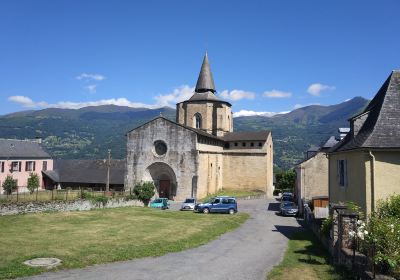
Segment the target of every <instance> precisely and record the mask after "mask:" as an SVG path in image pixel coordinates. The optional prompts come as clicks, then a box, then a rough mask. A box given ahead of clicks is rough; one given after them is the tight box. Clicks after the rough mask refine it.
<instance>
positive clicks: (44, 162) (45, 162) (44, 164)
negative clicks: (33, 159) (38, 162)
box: [42, 161, 47, 171]
mask: <svg viewBox="0 0 400 280" xmlns="http://www.w3.org/2000/svg"><path fill="white" fill-rule="evenodd" d="M42 170H43V171H46V170H47V161H43V167H42Z"/></svg>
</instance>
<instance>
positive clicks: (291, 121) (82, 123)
mask: <svg viewBox="0 0 400 280" xmlns="http://www.w3.org/2000/svg"><path fill="white" fill-rule="evenodd" d="M367 103H368V100H367V99H364V98H362V97H355V98H353V99H351V100H348V101H346V102H343V103H340V104H336V105H331V106H322V105H311V106H306V107H302V108H299V109H296V110H293V111H292V112H290V113H287V114H278V115H275V116H272V117H266V116H247V117H237V118H234V129H235V131H251V130H271V131H272V136H273V140H274V164H275V165H276V166H277V167H279V168H282V169H287V168H290V167H292V166H293V165H294V164H295V163H296V162H298V161H299V160H301V159H302V158H303V155H304V152H305V151H306V150H307V149H308V148H310V147H311V146H313V145H319V144H321V142H323V141H324V140H326V139H327V138H329V137H330V136H331V135H337V130H338V128H339V127H348V121H347V119H348V118H350V117H351V116H352V115H354V114H356V113H358V112H360V111H361V110H362V109H363V108H365V106H366V105H367ZM160 114H162V115H163V116H164V117H166V118H168V119H171V120H175V110H174V109H172V108H169V107H163V108H159V109H146V108H131V107H124V106H115V105H104V106H94V107H84V108H81V109H58V108H48V109H43V110H34V111H22V112H16V113H12V114H8V115H4V116H1V117H0V138H17V139H25V138H37V137H39V138H42V139H43V145H44V147H45V148H46V149H47V150H48V151H49V152H50V154H52V156H53V157H54V158H105V157H106V154H107V150H108V149H111V153H112V157H113V158H124V157H125V154H126V153H125V151H126V147H125V146H126V143H125V134H126V133H127V132H128V131H130V130H131V129H133V128H135V127H137V126H139V125H141V124H143V123H144V122H146V121H149V120H151V119H153V118H155V117H157V116H159V115H160Z"/></svg>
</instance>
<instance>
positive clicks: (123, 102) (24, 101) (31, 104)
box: [8, 96, 160, 109]
mask: <svg viewBox="0 0 400 280" xmlns="http://www.w3.org/2000/svg"><path fill="white" fill-rule="evenodd" d="M8 100H9V101H12V102H15V103H18V104H20V105H21V106H23V107H26V108H36V109H43V108H62V109H79V108H83V107H87V106H100V105H117V106H128V107H133V108H149V109H155V108H159V107H160V106H158V105H149V104H144V103H139V102H131V101H129V100H128V99H126V98H111V99H101V100H97V101H88V102H70V101H60V102H57V103H48V102H45V101H41V102H35V101H33V100H32V99H30V98H29V97H26V96H10V97H8Z"/></svg>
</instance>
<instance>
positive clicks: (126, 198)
mask: <svg viewBox="0 0 400 280" xmlns="http://www.w3.org/2000/svg"><path fill="white" fill-rule="evenodd" d="M136 199H138V198H137V197H136V195H134V194H128V195H127V196H125V197H124V200H125V201H129V200H136Z"/></svg>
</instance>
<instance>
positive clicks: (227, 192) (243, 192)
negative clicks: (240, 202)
mask: <svg viewBox="0 0 400 280" xmlns="http://www.w3.org/2000/svg"><path fill="white" fill-rule="evenodd" d="M263 194H265V193H264V192H263V191H259V190H219V191H218V192H216V193H214V194H209V195H207V196H206V197H204V198H202V199H201V201H207V200H209V199H210V198H212V197H215V196H223V195H226V196H234V197H236V198H241V197H247V196H253V195H263Z"/></svg>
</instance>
